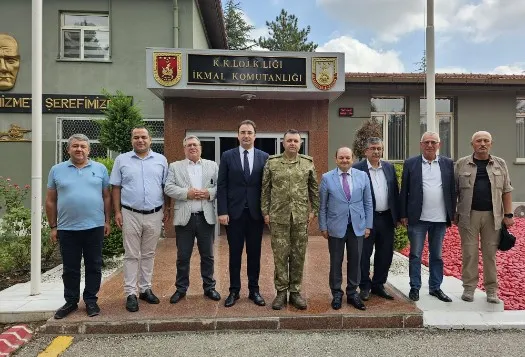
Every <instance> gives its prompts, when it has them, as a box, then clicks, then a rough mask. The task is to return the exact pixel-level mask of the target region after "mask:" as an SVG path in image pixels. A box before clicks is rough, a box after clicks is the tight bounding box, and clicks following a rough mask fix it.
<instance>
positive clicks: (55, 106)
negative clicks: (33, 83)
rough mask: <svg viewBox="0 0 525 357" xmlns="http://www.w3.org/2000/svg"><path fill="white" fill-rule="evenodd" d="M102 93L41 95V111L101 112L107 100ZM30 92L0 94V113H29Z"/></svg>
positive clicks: (62, 112) (68, 112) (63, 112)
mask: <svg viewBox="0 0 525 357" xmlns="http://www.w3.org/2000/svg"><path fill="white" fill-rule="evenodd" d="M109 101H110V100H109V99H107V98H106V97H105V96H103V95H100V96H98V95H71V94H44V95H42V113H44V114H45V113H59V114H102V113H103V111H104V110H105V109H107V106H108V102H109ZM31 102H32V100H31V94H1V95H0V113H31Z"/></svg>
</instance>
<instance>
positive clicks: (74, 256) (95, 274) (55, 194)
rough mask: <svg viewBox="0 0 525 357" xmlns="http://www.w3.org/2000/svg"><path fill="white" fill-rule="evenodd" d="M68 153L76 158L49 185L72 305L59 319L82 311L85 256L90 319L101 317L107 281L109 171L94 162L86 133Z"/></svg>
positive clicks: (57, 169)
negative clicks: (101, 296)
mask: <svg viewBox="0 0 525 357" xmlns="http://www.w3.org/2000/svg"><path fill="white" fill-rule="evenodd" d="M68 153H69V156H70V159H69V160H67V161H65V162H62V163H60V164H57V165H55V166H53V167H52V168H51V170H50V171H49V179H48V182H47V197H46V214H47V219H48V222H49V226H50V227H51V240H52V241H56V240H57V239H58V241H59V242H60V253H61V255H62V262H63V274H62V280H63V281H64V298H65V300H66V304H65V305H64V306H62V307H61V308H60V309H59V310H58V311H57V312H56V313H55V319H62V318H64V317H66V316H67V315H68V314H70V313H71V312H73V311H75V310H76V309H78V301H79V300H80V262H81V260H82V256H83V257H84V266H85V271H86V272H85V275H86V285H85V288H84V293H83V299H84V302H85V303H86V312H87V314H88V316H96V315H98V314H99V313H100V308H99V306H98V305H97V294H98V291H99V289H100V282H101V279H102V243H103V240H104V236H107V235H108V234H109V233H110V230H111V228H110V213H111V195H110V193H109V176H108V170H107V169H106V167H105V166H104V165H102V164H100V163H98V162H94V161H91V160H89V159H88V156H89V140H88V138H87V137H86V136H85V135H83V134H75V135H72V136H71V137H70V138H69V140H68Z"/></svg>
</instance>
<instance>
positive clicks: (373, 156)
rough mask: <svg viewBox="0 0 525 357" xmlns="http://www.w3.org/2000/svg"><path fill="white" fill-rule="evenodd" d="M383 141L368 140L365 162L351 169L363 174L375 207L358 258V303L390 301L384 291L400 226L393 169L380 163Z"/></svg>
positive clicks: (378, 139) (396, 186)
mask: <svg viewBox="0 0 525 357" xmlns="http://www.w3.org/2000/svg"><path fill="white" fill-rule="evenodd" d="M382 154H383V141H382V140H381V139H380V138H369V139H368V140H367V147H366V151H365V155H366V160H362V161H360V162H358V163H356V164H354V168H355V169H358V170H361V171H364V172H366V174H367V175H368V178H369V180H370V189H371V191H372V203H373V207H374V228H373V229H372V232H371V233H370V237H368V239H365V240H364V242H363V254H362V255H361V283H360V284H359V289H360V295H361V299H362V300H364V301H367V300H368V299H369V298H370V291H371V292H372V294H374V295H377V296H380V297H382V298H385V299H388V300H393V299H394V297H393V296H392V295H390V294H389V293H388V292H387V291H386V290H385V287H384V284H385V283H386V280H387V278H388V271H389V270H390V265H391V264H392V256H393V255H394V228H395V226H396V224H397V223H398V222H399V186H398V184H397V177H396V169H395V167H394V165H392V164H390V163H388V162H386V161H383V160H381V156H382ZM374 245H375V254H374V276H373V278H372V279H370V257H371V256H372V251H373V250H374Z"/></svg>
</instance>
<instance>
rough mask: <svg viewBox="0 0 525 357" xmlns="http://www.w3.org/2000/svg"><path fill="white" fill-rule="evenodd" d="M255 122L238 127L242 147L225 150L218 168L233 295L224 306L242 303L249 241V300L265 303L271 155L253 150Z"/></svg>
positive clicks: (220, 208)
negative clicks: (265, 205)
mask: <svg viewBox="0 0 525 357" xmlns="http://www.w3.org/2000/svg"><path fill="white" fill-rule="evenodd" d="M255 135H256V126H255V123H254V122H253V121H251V120H244V121H243V122H241V123H240V124H239V128H238V139H239V143H240V146H239V147H236V148H234V149H230V150H228V151H225V152H224V153H223V154H222V157H221V163H220V166H219V178H218V181H217V206H218V214H219V222H220V223H221V224H222V225H224V226H226V233H227V236H228V246H229V248H230V249H229V250H230V260H229V269H230V294H229V295H228V297H227V298H226V300H225V302H224V306H226V307H231V306H233V305H235V302H236V301H237V300H239V292H240V290H241V259H242V251H243V249H244V242H245V241H246V257H247V264H248V266H247V272H248V290H249V295H248V298H249V299H250V300H252V301H253V302H254V303H255V304H256V305H258V306H264V305H265V301H264V299H263V297H262V296H261V294H260V293H259V272H260V270H261V243H262V233H263V227H264V219H263V216H262V212H261V183H262V176H263V169H264V165H265V164H266V160H267V159H268V154H267V153H265V152H264V151H261V150H258V149H256V148H254V146H253V145H254V142H255Z"/></svg>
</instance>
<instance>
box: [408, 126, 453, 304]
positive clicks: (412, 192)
mask: <svg viewBox="0 0 525 357" xmlns="http://www.w3.org/2000/svg"><path fill="white" fill-rule="evenodd" d="M440 144H441V143H440V139H439V134H437V133H434V132H426V133H424V134H423V136H422V137H421V141H420V147H421V151H422V155H418V156H414V157H411V158H409V159H407V160H406V161H405V163H404V165H403V179H402V182H401V223H403V225H405V226H408V239H409V240H410V256H409V275H410V293H409V295H408V297H409V298H410V299H411V300H413V301H417V300H419V289H421V255H422V253H423V247H424V243H425V239H426V235H427V233H428V250H429V254H430V257H429V264H428V267H429V270H430V278H429V282H428V285H429V293H430V295H432V296H435V297H437V298H438V299H439V300H441V301H445V302H451V301H452V300H451V299H450V298H449V297H448V296H447V295H445V293H444V292H443V291H442V290H441V283H442V282H443V259H442V257H441V253H442V248H443V238H444V237H445V231H446V229H447V226H450V225H451V224H452V221H453V220H454V216H455V213H456V189H455V181H454V162H453V161H452V160H451V159H449V158H448V157H444V156H439V155H437V151H438V150H439V147H440Z"/></svg>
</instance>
